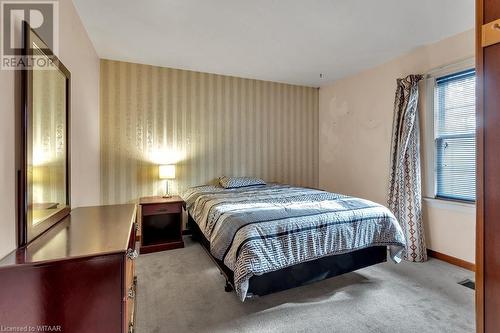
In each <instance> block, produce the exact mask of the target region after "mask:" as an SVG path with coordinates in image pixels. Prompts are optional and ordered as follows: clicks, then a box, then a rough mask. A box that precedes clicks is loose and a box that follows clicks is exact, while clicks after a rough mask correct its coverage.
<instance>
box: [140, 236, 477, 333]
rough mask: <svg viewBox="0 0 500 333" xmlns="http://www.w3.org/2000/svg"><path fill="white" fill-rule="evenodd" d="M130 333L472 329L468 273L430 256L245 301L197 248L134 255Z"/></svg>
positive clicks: (188, 243) (194, 245) (189, 245)
mask: <svg viewBox="0 0 500 333" xmlns="http://www.w3.org/2000/svg"><path fill="white" fill-rule="evenodd" d="M137 277H138V295H137V317H136V332H138V333H156V332H349V333H358V332H419V333H420V332H422V333H423V332H433V333H435V332H453V333H459V332H473V331H474V327H475V326H474V291H473V290H471V289H469V288H466V287H463V286H461V285H459V284H457V282H458V281H461V280H464V279H465V278H472V277H473V274H472V273H471V272H469V271H467V270H463V269H461V268H458V267H455V266H452V265H449V264H447V263H445V262H442V261H439V260H436V259H431V260H430V261H428V262H426V263H423V264H411V263H407V262H403V263H401V264H398V265H396V264H393V263H392V262H388V263H384V264H379V265H375V266H372V267H368V268H365V269H362V270H359V271H356V272H353V273H349V274H345V275H342V276H339V277H334V278H331V279H328V280H324V281H321V282H318V283H314V284H311V285H308V286H304V287H300V288H295V289H291V290H287V291H284V292H280V293H276V294H272V295H268V296H265V297H260V298H257V299H251V300H247V301H245V302H244V303H241V302H240V301H239V300H238V299H237V298H236V296H235V294H234V293H226V292H224V279H223V277H222V276H221V275H220V274H219V271H218V269H217V267H216V266H215V264H213V262H212V261H211V260H210V258H209V257H208V256H207V254H206V253H205V252H204V250H203V249H202V248H201V246H200V245H199V244H197V243H193V242H191V241H190V239H189V238H186V248H184V249H178V250H171V251H165V252H158V253H153V254H146V255H140V256H139V259H138V261H137Z"/></svg>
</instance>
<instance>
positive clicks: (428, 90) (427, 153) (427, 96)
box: [421, 57, 476, 206]
mask: <svg viewBox="0 0 500 333" xmlns="http://www.w3.org/2000/svg"><path fill="white" fill-rule="evenodd" d="M472 69H475V59H474V57H472V58H467V59H465V60H462V61H459V62H457V63H454V64H451V65H447V66H443V67H439V68H436V69H434V70H431V71H429V72H428V73H427V74H426V76H425V80H424V83H423V84H424V85H425V91H424V94H422V95H423V96H421V101H422V99H423V101H422V102H423V103H422V104H421V105H422V106H423V109H424V110H423V111H424V112H423V116H424V117H423V118H424V121H423V129H422V132H421V134H422V135H423V140H422V142H423V152H424V153H423V154H422V157H423V161H422V162H423V163H422V164H423V165H422V169H423V173H424V177H423V179H422V180H423V182H422V183H423V184H422V185H423V189H422V190H423V191H422V196H423V197H424V198H425V199H432V200H439V201H446V202H449V203H457V204H461V205H462V204H465V205H468V206H475V203H476V202H475V200H474V201H472V200H464V199H458V198H452V197H446V196H438V194H437V193H438V192H437V172H438V170H437V166H438V163H437V162H438V161H437V143H438V142H437V141H438V140H439V138H438V137H437V135H436V131H435V130H434V122H435V101H434V97H435V88H436V80H437V79H438V78H442V77H445V76H449V75H453V74H458V73H460V72H464V71H467V70H472ZM458 136H460V137H471V134H460V135H458ZM441 139H443V137H441Z"/></svg>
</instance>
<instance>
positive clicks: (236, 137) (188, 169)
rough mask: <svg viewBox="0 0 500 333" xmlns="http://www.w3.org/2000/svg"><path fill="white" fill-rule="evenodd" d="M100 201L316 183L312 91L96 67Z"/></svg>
mask: <svg viewBox="0 0 500 333" xmlns="http://www.w3.org/2000/svg"><path fill="white" fill-rule="evenodd" d="M100 87H101V98H100V101H101V111H100V112H101V119H100V120H101V122H100V123H101V196H102V198H101V201H102V203H103V204H111V203H123V202H133V201H135V200H137V198H139V197H141V196H146V195H157V194H163V193H164V188H165V183H164V181H161V180H159V179H158V167H157V165H158V164H168V163H175V164H176V166H177V177H176V179H175V180H173V181H171V182H170V189H171V192H173V193H178V192H179V191H182V190H183V189H184V188H186V187H188V186H193V185H200V184H205V183H208V182H211V181H213V180H214V179H215V178H216V177H218V176H221V175H228V176H238V175H247V176H258V177H262V178H263V179H265V180H266V181H276V182H283V183H290V184H295V185H304V186H317V183H318V89H316V88H309V87H302V86H294V85H288V84H282V83H274V82H267V81H258V80H250V79H242V78H237V77H230V76H223V75H215V74H207V73H200V72H193V71H185V70H178V69H171V68H164V67H155V66H149V65H140V64H132V63H127V62H119V61H111V60H101V83H100Z"/></svg>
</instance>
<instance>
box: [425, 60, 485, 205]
mask: <svg viewBox="0 0 500 333" xmlns="http://www.w3.org/2000/svg"><path fill="white" fill-rule="evenodd" d="M434 89H435V90H434V132H435V135H434V141H435V149H436V151H435V152H436V160H435V161H436V174H435V176H436V197H438V198H446V199H455V200H466V201H475V199H476V112H475V111H476V110H475V90H476V74H475V71H474V70H473V69H472V70H467V71H463V72H459V73H455V74H452V75H447V76H444V77H440V78H437V79H436V85H435V88H434Z"/></svg>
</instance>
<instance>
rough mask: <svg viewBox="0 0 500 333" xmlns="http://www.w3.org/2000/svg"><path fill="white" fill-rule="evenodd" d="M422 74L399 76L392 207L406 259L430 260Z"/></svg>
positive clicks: (393, 149)
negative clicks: (420, 118) (424, 206)
mask: <svg viewBox="0 0 500 333" xmlns="http://www.w3.org/2000/svg"><path fill="white" fill-rule="evenodd" d="M421 79H422V75H408V76H407V77H405V78H404V79H398V81H397V90H396V99H395V102H394V120H393V126H392V146H391V175H390V183H389V199H388V204H389V209H391V211H392V212H393V213H394V215H395V216H396V218H397V219H398V221H399V223H400V224H401V228H402V229H403V232H404V233H405V236H406V247H405V250H404V252H403V253H404V259H405V260H408V261H414V262H421V261H426V260H427V251H426V250H427V249H426V245H425V237H424V227H423V224H422V195H421V181H420V147H419V146H420V134H419V126H418V108H417V106H418V82H419V81H420V80H421Z"/></svg>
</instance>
